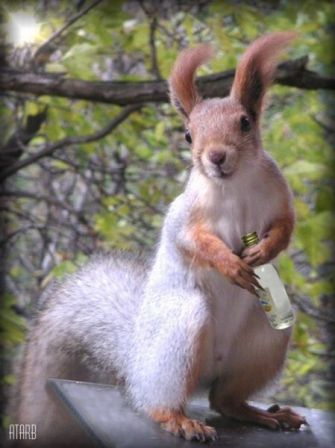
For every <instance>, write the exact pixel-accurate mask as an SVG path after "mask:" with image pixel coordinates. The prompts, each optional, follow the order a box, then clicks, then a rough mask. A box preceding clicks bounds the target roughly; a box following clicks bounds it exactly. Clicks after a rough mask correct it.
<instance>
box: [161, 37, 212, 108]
mask: <svg viewBox="0 0 335 448" xmlns="http://www.w3.org/2000/svg"><path fill="white" fill-rule="evenodd" d="M212 53H213V51H212V48H211V46H210V45H207V44H202V45H198V46H197V47H195V48H190V49H187V50H184V51H182V52H181V53H180V55H179V56H178V58H177V60H176V62H175V65H174V67H173V70H172V73H171V75H170V80H169V85H170V96H171V101H172V103H173V104H174V105H175V106H176V107H177V109H178V110H179V111H180V112H181V113H182V114H183V115H186V116H188V115H189V113H190V112H191V110H192V109H193V107H194V106H195V104H196V103H197V102H198V101H199V100H200V99H201V98H200V96H199V94H198V91H197V89H196V87H195V83H194V76H195V72H196V70H197V68H198V67H199V66H200V65H202V64H204V63H205V62H206V61H207V60H208V59H209V58H210V57H211V56H212Z"/></svg>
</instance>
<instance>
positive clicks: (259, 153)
mask: <svg viewBox="0 0 335 448" xmlns="http://www.w3.org/2000/svg"><path fill="white" fill-rule="evenodd" d="M293 37H294V35H293V33H290V32H281V33H273V34H269V35H265V36H262V37H260V38H259V39H257V40H256V41H255V42H253V43H252V44H251V45H250V47H249V48H248V49H247V50H246V52H245V53H244V55H243V56H242V58H241V60H240V63H239V64H238V67H237V70H236V74H235V78H234V81H233V85H232V88H231V92H230V94H229V96H227V97H225V98H213V99H203V98H202V97H201V95H200V94H199V92H198V90H197V87H196V84H195V81H194V78H195V72H196V69H197V68H198V66H200V65H201V64H202V63H204V62H206V61H207V60H208V59H209V57H210V56H211V55H212V50H211V47H210V46H208V45H199V46H197V47H195V48H193V49H188V50H185V51H183V52H182V53H181V54H180V56H179V57H178V59H177V61H176V63H175V66H174V68H173V70H172V74H171V77H170V79H169V86H170V94H171V101H172V103H173V104H174V105H175V106H176V108H177V109H178V111H179V112H180V113H181V115H182V116H183V117H184V120H185V125H186V129H187V130H186V140H187V141H188V142H189V143H190V145H191V148H192V149H191V150H192V159H193V168H192V170H191V173H190V177H189V179H188V182H187V185H186V187H185V190H184V192H183V193H182V194H181V195H180V196H178V197H177V198H176V199H175V200H174V201H173V203H172V204H171V206H170V208H169V210H168V213H167V215H166V218H165V221H164V226H163V229H162V233H161V238H160V242H159V245H158V249H157V251H156V254H155V257H154V258H153V260H151V261H147V262H143V261H142V260H138V259H136V257H129V256H125V255H120V254H119V255H117V254H111V255H110V256H106V257H98V258H95V259H93V260H92V261H91V262H90V263H89V264H88V265H87V266H85V267H84V268H82V269H81V270H80V271H79V272H78V273H76V274H75V275H73V276H70V277H69V278H68V279H67V280H66V281H65V283H64V284H63V285H61V286H59V287H58V288H56V289H55V290H54V291H52V293H51V297H50V299H49V301H48V303H47V305H46V307H45V309H44V310H43V311H42V313H41V315H40V316H39V318H38V319H37V322H36V325H35V327H34V328H33V330H32V333H31V336H30V341H29V343H28V346H27V349H26V355H25V360H24V364H23V369H22V374H21V381H20V393H19V395H20V400H19V406H18V411H17V420H16V421H18V422H23V423H29V422H32V423H35V424H37V426H38V431H39V434H41V439H42V440H43V436H45V440H48V437H49V439H50V436H51V435H53V436H56V437H57V436H58V439H59V440H60V439H61V437H62V434H63V435H64V434H66V431H68V429H65V428H67V425H68V424H69V422H68V421H65V420H61V416H60V415H58V414H57V410H56V409H55V408H54V405H53V404H52V403H51V402H50V400H49V399H48V397H47V395H46V393H45V391H44V384H45V380H46V379H47V378H48V377H57V376H58V377H62V378H73V379H84V380H89V381H104V382H107V383H113V384H119V383H122V384H123V385H124V388H125V392H126V394H127V396H128V397H129V399H130V401H131V403H132V405H133V406H134V408H135V409H137V410H139V411H142V412H143V413H145V414H146V415H148V416H150V417H151V418H152V419H153V420H154V421H155V422H158V423H159V424H160V425H161V427H162V428H164V429H165V430H167V431H169V432H171V433H173V434H175V435H178V436H182V437H184V438H186V439H188V440H191V439H195V440H199V441H206V440H210V439H214V438H215V437H216V431H215V429H214V428H211V427H209V426H207V425H206V424H205V423H203V422H201V421H197V420H192V419H190V418H189V417H187V415H186V413H185V404H186V402H187V399H188V398H189V397H190V395H191V394H192V393H193V392H194V391H196V390H197V389H198V388H199V387H200V386H201V387H204V386H205V387H207V388H208V389H209V402H210V406H211V407H212V408H213V409H214V410H216V411H217V412H219V413H221V414H223V415H226V416H229V417H232V418H235V419H238V420H241V421H250V422H254V423H256V424H260V425H263V426H266V427H269V428H271V429H277V428H280V427H288V428H294V429H298V428H300V426H301V425H302V424H303V423H305V419H304V417H302V416H300V415H299V414H297V413H296V412H294V411H293V410H291V409H290V408H288V407H283V408H282V407H279V406H274V407H271V408H269V409H268V410H261V409H258V408H256V407H253V406H251V405H249V404H248V403H247V400H248V399H249V398H250V397H251V396H252V395H253V394H254V393H256V392H258V391H260V390H261V389H263V388H264V387H265V386H267V385H268V384H269V383H271V381H272V380H273V379H274V378H275V377H276V376H277V375H278V374H279V372H280V370H281V369H282V366H283V363H284V360H285V356H286V352H287V349H288V344H289V339H290V332H291V329H290V328H287V329H285V330H275V329H273V328H272V327H271V326H270V325H269V323H268V321H267V318H266V317H265V314H264V311H263V310H262V308H261V305H260V303H259V301H258V298H257V297H256V295H255V293H256V290H255V288H258V287H259V284H258V280H257V276H256V275H255V273H254V270H253V268H254V267H255V266H257V265H261V264H264V263H267V262H269V261H270V260H272V259H273V258H274V257H276V256H277V255H278V254H279V253H280V252H281V251H282V250H283V249H285V248H286V247H287V246H288V244H289V241H290V237H291V235H292V231H293V228H294V210H293V205H292V204H293V201H292V193H291V191H290V189H289V187H288V185H287V183H286V181H285V179H284V177H283V175H282V174H281V171H280V169H279V168H278V166H277V165H276V163H275V162H274V161H273V160H272V158H271V157H270V156H269V155H268V154H267V153H266V152H265V151H264V149H263V147H262V143H261V135H260V117H261V111H262V106H263V101H264V95H265V92H266V89H267V87H268V86H269V84H270V82H271V80H272V78H273V75H274V72H275V68H276V59H277V56H278V54H279V53H280V51H281V50H282V49H283V48H284V47H285V46H286V45H287V44H288V43H289V42H290V41H291V39H292V38H293ZM254 231H256V232H257V234H258V235H259V237H260V242H259V243H258V244H257V245H255V246H253V247H250V248H247V249H244V248H243V243H242V241H241V237H242V235H244V234H246V233H249V232H254ZM95 367H98V370H99V372H98V373H97V369H96V368H95ZM34 397H35V398H34ZM36 400H37V401H36ZM68 434H69V433H67V434H66V435H65V436H64V437H68Z"/></svg>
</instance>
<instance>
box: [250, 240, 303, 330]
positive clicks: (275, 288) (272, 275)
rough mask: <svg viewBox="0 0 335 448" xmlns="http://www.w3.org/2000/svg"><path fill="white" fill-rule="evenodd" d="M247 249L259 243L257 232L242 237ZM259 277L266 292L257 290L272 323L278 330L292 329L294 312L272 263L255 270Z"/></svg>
mask: <svg viewBox="0 0 335 448" xmlns="http://www.w3.org/2000/svg"><path fill="white" fill-rule="evenodd" d="M242 241H243V242H244V244H245V246H246V247H250V246H253V245H254V244H257V243H258V242H259V239H258V236H257V233H256V232H253V233H248V234H247V235H244V236H243V237H242ZM254 271H255V273H256V274H257V275H258V276H259V279H258V282H259V284H260V285H261V286H262V288H263V289H264V290H261V289H259V288H258V289H257V294H258V297H259V301H260V304H261V305H262V308H263V310H264V312H265V314H266V316H267V318H268V320H269V322H270V325H271V326H272V327H273V328H275V329H276V330H283V329H284V328H288V327H291V326H292V325H293V324H294V322H295V315H294V311H293V308H292V305H291V302H290V299H289V297H288V295H287V292H286V289H285V286H284V285H283V282H282V281H281V279H280V277H279V275H278V273H277V271H276V269H275V268H274V266H273V265H272V264H271V263H266V264H263V265H261V266H257V267H255V268H254Z"/></svg>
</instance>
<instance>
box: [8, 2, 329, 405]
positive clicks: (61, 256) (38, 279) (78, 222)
mask: <svg viewBox="0 0 335 448" xmlns="http://www.w3.org/2000/svg"><path fill="white" fill-rule="evenodd" d="M92 3H93V2H85V1H78V2H65V1H64V2H61V1H52V0H48V1H35V2H30V3H29V2H28V3H27V2H7V4H6V2H3V4H2V5H1V7H2V12H3V25H4V27H3V28H2V37H5V38H7V44H6V50H7V65H8V67H9V68H10V69H14V70H17V71H19V72H21V73H24V72H34V73H37V74H39V75H40V76H48V77H49V78H50V77H54V79H58V78H57V77H59V79H61V78H63V77H66V78H74V79H81V80H88V81H112V82H118V81H125V80H126V81H132V82H137V81H141V80H150V79H151V80H154V79H158V80H159V79H166V78H167V77H168V75H169V71H170V69H171V66H172V64H173V62H174V59H175V57H176V55H177V54H178V52H179V51H180V49H182V48H184V47H187V46H189V45H194V44H196V43H198V42H204V41H206V42H211V43H212V44H213V45H214V48H215V58H214V59H213V61H212V62H211V63H210V64H208V65H207V66H206V67H204V68H202V69H201V70H200V73H199V74H200V75H201V74H202V75H204V74H209V73H216V72H219V71H224V70H227V69H232V68H234V67H235V65H236V62H237V60H238V58H239V56H240V55H241V53H242V52H243V50H244V49H245V47H246V45H247V44H248V43H249V42H250V41H252V40H253V39H254V38H256V37H257V36H259V35H260V34H262V33H265V32H270V31H276V30H288V29H293V30H296V31H298V33H299V37H298V39H297V41H296V43H295V44H294V45H293V47H292V48H291V49H290V51H289V53H288V55H287V58H289V59H295V58H300V57H303V56H308V68H309V69H310V70H314V71H316V72H317V73H318V74H320V75H324V76H330V75H331V73H332V71H331V70H332V68H333V67H334V53H333V51H332V50H333V41H334V29H335V28H334V20H333V19H334V15H335V5H334V3H333V2H332V1H329V2H328V1H314V0H310V1H299V2H290V1H288V0H286V1H285V0H282V1H273V2H271V1H270V2H265V1H247V2H239V1H233V0H230V1H199V2H192V1H177V0H175V1H165V0H162V1H161V2H153V1H142V2H141V1H116V0H113V2H108V1H105V2H103V1H102V2H95V3H96V5H95V6H94V7H93V8H91V9H90V10H89V11H87V12H86V13H85V8H87V7H88V6H89V5H90V4H92ZM17 12H24V14H27V15H28V16H33V17H35V20H36V22H37V24H38V27H39V28H38V34H37V35H36V36H35V38H34V40H33V42H24V43H23V44H22V43H21V44H18V43H17V42H15V38H13V40H11V39H12V37H11V33H10V29H9V28H8V23H10V20H11V18H12V17H13V16H12V15H13V13H17ZM81 13H83V14H82V16H81V17H78V18H77V19H76V20H74V22H73V23H72V24H70V21H71V18H73V17H75V16H77V15H80V14H81ZM26 20H27V19H26ZM65 24H67V25H68V26H67V27H66V29H65V30H64V31H63V32H62V33H61V34H60V35H59V37H58V38H55V39H52V40H51V42H50V43H49V44H48V45H46V46H45V47H44V49H43V51H40V50H39V49H41V46H42V44H44V43H45V42H46V41H47V40H48V39H49V38H50V36H52V35H53V33H55V32H56V31H57V30H59V29H61V28H62V27H64V25H65ZM37 51H39V52H37ZM47 79H48V78H47ZM102 88H103V87H102ZM334 106H335V103H334V98H333V95H332V94H331V91H330V90H315V89H314V90H307V89H301V88H294V87H287V86H283V85H274V86H273V87H272V88H271V91H270V94H269V95H268V107H267V110H266V112H265V114H264V118H263V123H262V126H263V137H264V146H265V148H266V149H267V150H268V151H269V153H270V154H271V155H272V156H273V157H274V158H275V160H276V161H277V162H278V163H279V165H280V166H281V168H282V169H283V172H284V174H285V176H286V178H287V179H288V181H289V183H290V185H291V187H292V189H293V191H294V196H295V206H296V211H297V227H296V232H295V236H294V239H293V243H292V245H291V247H290V249H289V250H288V251H287V252H286V253H285V254H283V255H281V256H280V257H279V261H278V266H279V269H280V274H281V276H282V278H283V280H284V281H285V283H286V284H287V287H288V289H289V291H290V295H291V297H292V300H293V302H294V304H295V306H296V308H297V310H298V318H297V323H296V326H295V331H294V337H293V340H292V348H291V351H290V353H289V357H288V362H287V366H286V368H285V371H284V374H283V377H282V379H281V381H280V383H278V384H277V385H276V387H275V388H274V389H273V390H272V391H271V392H270V396H269V397H268V398H269V399H270V398H271V399H275V400H279V401H280V402H284V401H286V402H288V403H290V404H296V405H304V406H311V407H316V408H322V409H330V408H332V407H334V401H333V397H332V391H333V390H334V373H335V369H334V363H333V359H334V356H335V353H334V350H333V345H332V342H333V336H334V322H335V315H334V302H333V299H332V291H333V290H334V277H333V267H334V257H333V250H332V249H333V241H334V237H333V235H334V219H333V218H334V216H333V208H334V190H333V187H334V177H333V173H334V155H333V152H332V145H333V144H334V110H335V107H334ZM0 108H1V116H2V120H1V122H0V127H1V132H0V134H1V139H2V142H1V145H2V146H1V150H0V157H1V161H2V162H3V165H2V167H3V168H4V170H6V169H7V168H8V166H10V164H11V163H14V164H17V162H18V161H21V160H28V163H27V164H26V165H24V166H22V167H20V166H18V165H15V166H16V167H17V169H16V171H15V172H13V174H12V175H10V176H6V180H5V181H4V182H3V184H2V187H1V190H0V195H1V196H0V200H1V203H0V207H1V214H2V221H1V231H2V239H1V242H0V245H1V249H2V252H3V260H4V257H5V260H6V262H5V263H2V267H1V269H2V271H3V274H4V280H5V282H4V285H3V296H2V305H1V306H2V309H1V344H2V348H3V351H2V355H1V356H2V359H1V364H2V366H5V367H4V368H3V372H2V378H1V381H2V384H3V385H5V386H7V387H8V386H10V385H11V384H13V383H14V382H15V376H14V375H13V373H11V371H10V367H9V366H10V361H11V360H12V359H13V357H14V355H15V354H16V353H17V351H18V348H19V347H20V345H21V344H22V343H23V341H24V338H25V332H26V329H27V328H28V327H29V325H30V322H31V318H32V316H33V315H34V312H35V311H36V309H37V308H38V306H39V301H41V300H43V297H44V296H45V295H46V291H47V288H48V285H49V284H50V282H51V281H52V280H54V279H58V278H61V277H62V276H63V275H65V274H66V273H69V272H72V271H74V270H75V269H76V267H77V266H78V265H80V264H81V263H84V262H85V260H87V258H88V257H89V256H90V255H91V254H92V253H93V252H95V251H97V250H101V249H102V250H110V249H114V248H118V249H127V250H131V251H139V250H141V251H143V250H154V249H155V244H156V241H157V238H158V235H159V230H160V227H161V224H162V220H163V218H164V214H165V211H166V209H167V206H168V204H169V203H170V202H171V201H172V199H173V198H174V197H175V196H176V195H178V194H179V193H180V192H181V191H182V190H183V185H184V182H185V179H186V178H187V173H188V169H189V167H190V163H191V159H190V150H189V147H188V145H187V143H186V142H185V140H184V134H183V124H182V122H181V120H180V118H179V117H178V116H177V114H176V113H175V111H174V110H173V109H172V107H171V106H170V105H169V104H168V103H166V102H155V103H150V102H147V103H145V104H143V105H141V107H140V108H138V109H136V110H135V109H134V110H132V111H131V112H132V113H129V116H128V118H127V119H125V120H123V121H122V123H121V124H120V125H119V126H117V127H116V126H115V127H114V128H113V129H112V132H109V133H108V132H107V134H106V135H105V136H104V137H103V138H101V139H99V138H97V139H95V140H93V141H91V142H86V143H85V144H79V143H80V142H79V143H78V142H77V143H76V142H72V143H71V142H69V143H71V144H64V145H63V146H61V147H60V148H59V149H57V148H56V149H55V150H51V151H49V152H48V153H47V154H46V156H44V157H40V158H38V159H37V160H35V161H34V158H33V156H34V154H36V153H39V152H40V151H42V150H43V149H45V148H48V147H50V145H51V143H54V142H59V141H61V140H62V139H67V138H68V137H72V136H88V135H91V134H94V133H97V132H98V131H99V130H100V129H102V128H104V127H105V126H106V125H108V123H110V122H111V120H113V119H114V118H115V117H116V116H117V115H118V114H119V113H120V110H121V109H122V108H121V107H120V106H117V105H115V104H114V105H113V104H104V103H102V102H95V101H85V100H76V99H68V98H63V97H61V96H52V95H40V96H38V97H36V96H35V95H34V94H33V92H32V93H27V92H26V93H17V92H15V91H9V90H8V91H6V92H3V91H2V92H1V105H0ZM48 145H49V146H48Z"/></svg>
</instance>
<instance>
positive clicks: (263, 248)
mask: <svg viewBox="0 0 335 448" xmlns="http://www.w3.org/2000/svg"><path fill="white" fill-rule="evenodd" d="M241 258H242V259H243V261H244V262H245V263H247V264H248V265H249V266H260V265H261V264H265V263H268V262H269V261H270V260H272V258H273V257H272V254H271V251H270V250H269V247H268V245H267V243H266V242H265V241H264V240H262V241H260V242H259V243H258V244H256V245H255V246H251V247H246V248H245V249H244V250H243V252H242V255H241Z"/></svg>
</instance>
